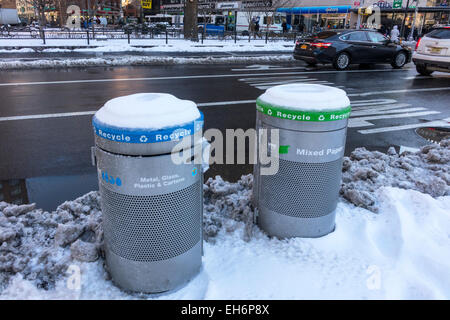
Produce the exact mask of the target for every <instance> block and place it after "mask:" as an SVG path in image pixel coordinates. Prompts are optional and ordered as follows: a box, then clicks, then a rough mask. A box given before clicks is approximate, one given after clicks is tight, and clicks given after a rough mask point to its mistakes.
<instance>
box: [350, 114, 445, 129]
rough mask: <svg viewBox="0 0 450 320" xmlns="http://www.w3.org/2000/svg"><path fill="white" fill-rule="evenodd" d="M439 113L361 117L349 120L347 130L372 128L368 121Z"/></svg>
mask: <svg viewBox="0 0 450 320" xmlns="http://www.w3.org/2000/svg"><path fill="white" fill-rule="evenodd" d="M438 113H440V112H439V111H423V112H414V113H400V114H386V115H381V116H369V117H361V118H354V119H350V120H349V122H348V127H349V128H355V127H368V126H373V125H374V124H373V123H370V122H369V120H381V119H394V118H395V119H397V118H409V117H423V116H428V115H431V114H438Z"/></svg>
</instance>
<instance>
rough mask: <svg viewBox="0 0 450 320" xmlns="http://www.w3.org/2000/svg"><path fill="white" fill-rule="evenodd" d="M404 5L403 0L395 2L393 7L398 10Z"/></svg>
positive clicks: (395, 0)
mask: <svg viewBox="0 0 450 320" xmlns="http://www.w3.org/2000/svg"><path fill="white" fill-rule="evenodd" d="M402 5H403V0H394V4H393V5H392V8H394V9H398V8H401V7H402Z"/></svg>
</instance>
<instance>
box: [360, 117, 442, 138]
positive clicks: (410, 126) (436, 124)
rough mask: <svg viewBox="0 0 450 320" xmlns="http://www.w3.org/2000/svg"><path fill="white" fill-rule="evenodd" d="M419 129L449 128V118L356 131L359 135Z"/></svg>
mask: <svg viewBox="0 0 450 320" xmlns="http://www.w3.org/2000/svg"><path fill="white" fill-rule="evenodd" d="M421 127H450V118H445V119H442V120H434V121H427V122H422V123H413V124H405V125H401V126H392V127H381V128H374V129H365V130H358V132H359V133H361V134H374V133H383V132H391V131H400V130H408V129H415V128H421Z"/></svg>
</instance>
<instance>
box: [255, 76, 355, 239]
mask: <svg viewBox="0 0 450 320" xmlns="http://www.w3.org/2000/svg"><path fill="white" fill-rule="evenodd" d="M256 107H257V118H256V127H257V130H258V129H260V128H262V129H268V132H269V134H268V136H269V138H268V145H269V146H272V147H273V146H274V145H275V147H276V148H278V151H279V167H278V171H277V173H276V174H273V175H262V174H261V169H262V168H263V167H262V165H261V164H260V162H259V161H258V163H257V164H256V165H255V168H254V177H255V182H254V188H255V190H254V204H255V206H256V207H257V210H258V224H259V226H260V227H261V228H262V229H263V230H264V231H266V232H267V233H268V234H269V235H271V236H276V237H279V238H289V237H320V236H323V235H325V234H328V233H330V232H331V231H333V229H334V225H335V209H336V206H337V201H338V195H339V187H340V182H341V174H342V158H343V156H344V149H345V140H346V134H347V122H348V117H349V115H350V111H351V107H350V101H349V99H348V98H347V95H346V93H345V92H344V91H343V90H340V89H337V88H333V87H328V86H323V85H315V84H288V85H281V86H276V87H272V88H270V89H268V90H267V91H266V92H265V93H264V94H263V95H261V96H260V97H259V98H258V99H257V101H256ZM271 129H279V141H274V140H273V139H272V137H271V135H270V132H271Z"/></svg>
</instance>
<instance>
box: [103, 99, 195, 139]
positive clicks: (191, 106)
mask: <svg viewBox="0 0 450 320" xmlns="http://www.w3.org/2000/svg"><path fill="white" fill-rule="evenodd" d="M200 116H201V115H200V111H199V110H198V108H197V105H196V104H195V103H194V102H192V101H189V100H181V99H178V98H177V97H175V96H173V95H171V94H168V93H136V94H132V95H128V96H122V97H118V98H114V99H111V100H109V101H107V102H106V103H105V105H104V106H103V107H102V108H101V109H100V110H98V111H97V112H96V113H95V117H96V118H97V120H98V121H100V122H102V123H104V124H107V125H110V126H115V127H122V128H131V129H149V130H158V129H163V128H167V127H175V126H178V125H183V124H186V123H188V122H192V121H194V120H196V119H198V118H200Z"/></svg>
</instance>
